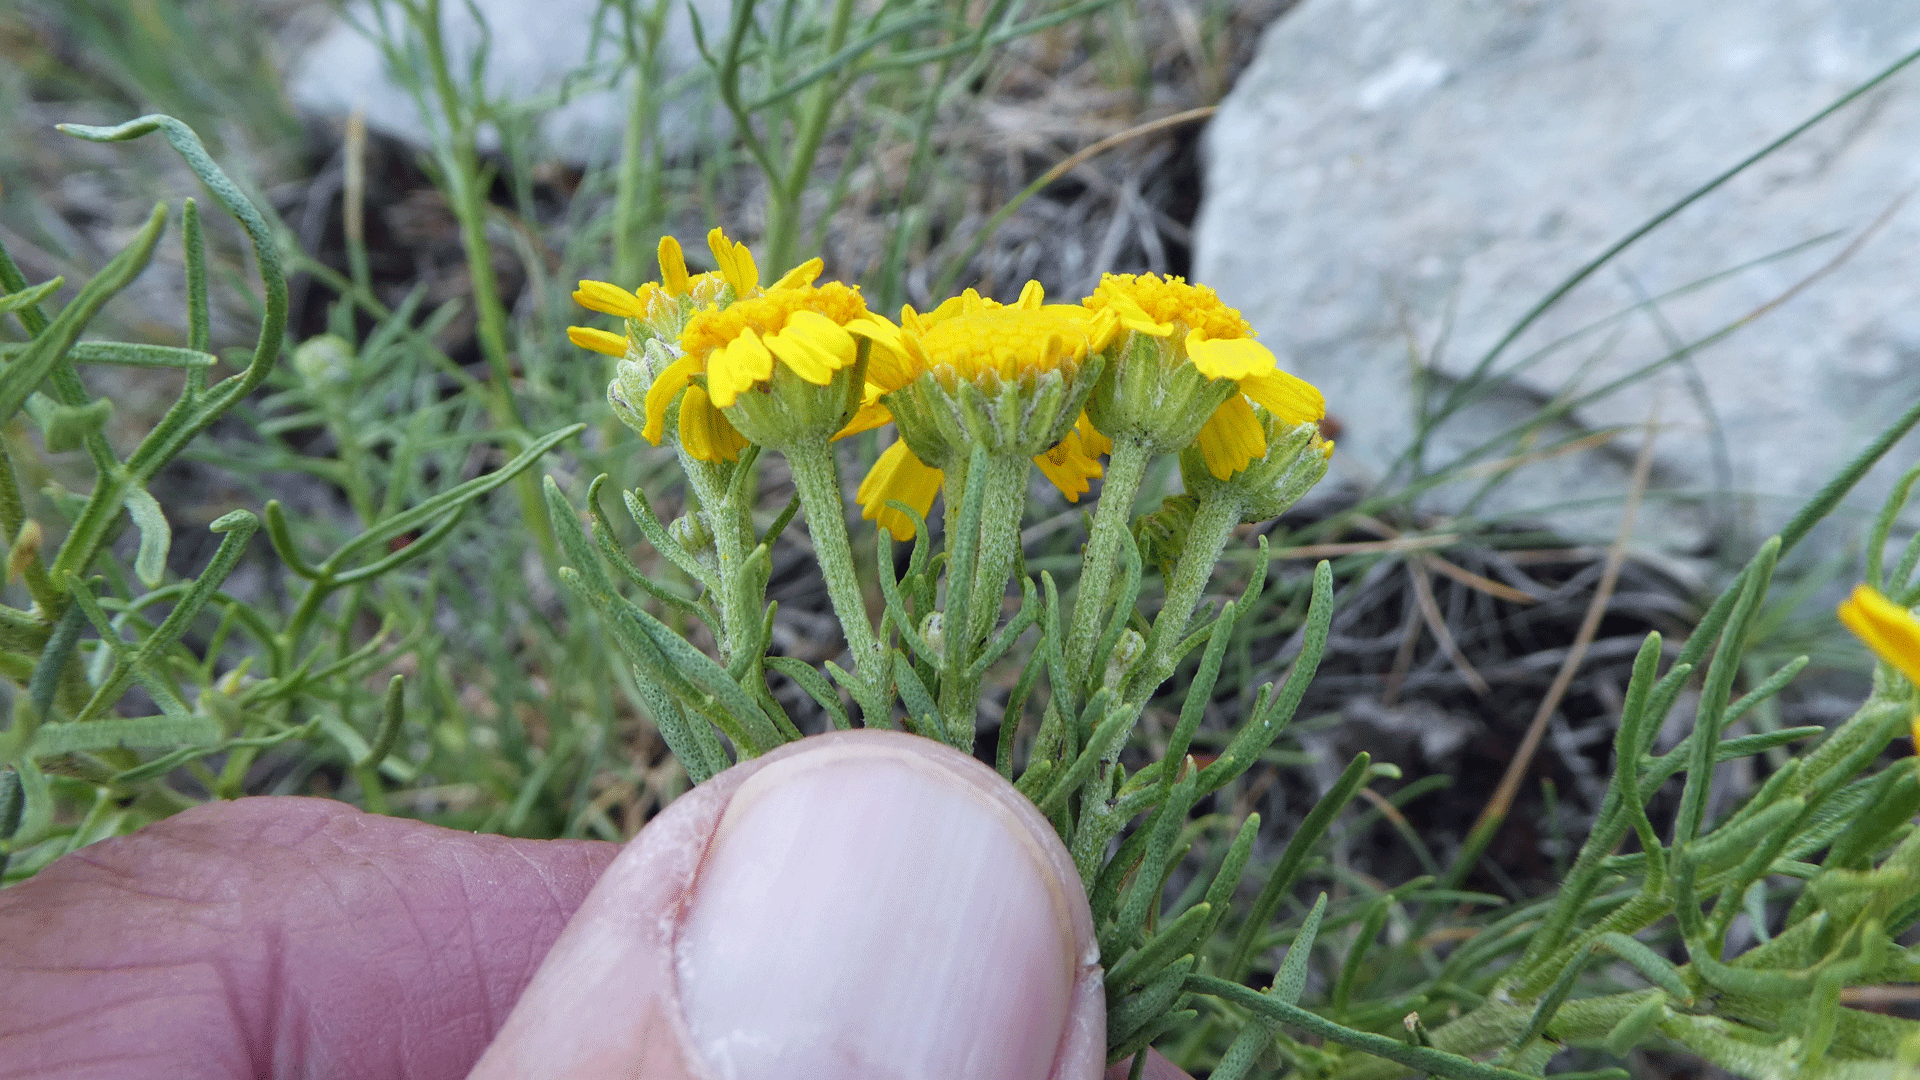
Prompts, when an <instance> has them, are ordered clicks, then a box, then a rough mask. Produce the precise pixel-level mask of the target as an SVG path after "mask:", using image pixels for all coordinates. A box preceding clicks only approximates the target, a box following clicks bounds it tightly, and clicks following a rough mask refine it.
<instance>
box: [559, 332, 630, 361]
mask: <svg viewBox="0 0 1920 1080" xmlns="http://www.w3.org/2000/svg"><path fill="white" fill-rule="evenodd" d="M567 340H568V341H571V342H573V343H574V344H575V345H578V346H580V347H581V348H583V349H592V350H593V351H594V352H597V353H606V354H607V355H608V356H625V355H627V336H626V335H625V334H615V333H612V332H610V331H606V330H595V329H594V328H593V327H591V326H569V327H567Z"/></svg>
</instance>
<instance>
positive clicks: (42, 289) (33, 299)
mask: <svg viewBox="0 0 1920 1080" xmlns="http://www.w3.org/2000/svg"><path fill="white" fill-rule="evenodd" d="M66 283H67V279H66V278H63V277H57V278H54V279H53V280H52V281H43V282H41V283H40V284H38V285H34V286H32V287H30V288H26V289H22V290H20V291H19V292H11V293H7V294H6V295H5V296H0V315H11V314H13V313H14V312H16V311H25V310H26V309H27V308H30V307H36V306H38V305H39V303H40V301H42V300H45V299H46V298H47V297H49V296H52V295H53V294H54V293H56V292H59V291H60V286H62V285H65V284H66Z"/></svg>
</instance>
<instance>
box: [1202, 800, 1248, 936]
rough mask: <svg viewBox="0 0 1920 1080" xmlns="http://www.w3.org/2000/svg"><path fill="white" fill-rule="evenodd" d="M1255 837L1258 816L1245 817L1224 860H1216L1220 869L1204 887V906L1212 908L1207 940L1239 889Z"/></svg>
mask: <svg viewBox="0 0 1920 1080" xmlns="http://www.w3.org/2000/svg"><path fill="white" fill-rule="evenodd" d="M1259 835H1260V815H1259V814H1257V813H1253V814H1248V815H1247V820H1246V821H1244V822H1242V823H1241V825H1240V832H1239V833H1238V834H1236V835H1235V836H1234V838H1233V843H1232V844H1231V845H1230V846H1229V847H1228V848H1227V857H1226V858H1224V859H1222V860H1221V861H1220V869H1219V870H1218V871H1217V872H1216V873H1215V874H1214V875H1213V883H1212V884H1211V885H1208V886H1207V896H1206V904H1207V906H1208V907H1211V908H1212V909H1213V918H1212V919H1211V920H1209V922H1208V924H1207V933H1206V936H1207V937H1209V938H1210V937H1212V936H1213V931H1214V929H1215V928H1217V927H1218V926H1219V925H1220V920H1221V918H1222V917H1223V916H1225V915H1226V913H1227V907H1228V905H1229V904H1230V903H1231V902H1232V900H1233V894H1234V892H1235V891H1236V890H1237V889H1238V888H1239V887H1240V876H1241V875H1242V874H1243V873H1245V872H1246V869H1247V860H1248V859H1250V858H1252V857H1253V842H1254V840H1255V839H1257V838H1258V837H1259Z"/></svg>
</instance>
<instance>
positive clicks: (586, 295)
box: [573, 281, 647, 319]
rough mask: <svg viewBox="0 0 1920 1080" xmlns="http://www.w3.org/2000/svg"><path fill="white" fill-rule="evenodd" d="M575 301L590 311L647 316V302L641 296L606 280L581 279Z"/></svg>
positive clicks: (574, 296)
mask: <svg viewBox="0 0 1920 1080" xmlns="http://www.w3.org/2000/svg"><path fill="white" fill-rule="evenodd" d="M573 302H574V303H576V304H579V305H580V306H581V307H583V308H586V309H588V310H589V311H600V312H605V313H606V314H608V315H618V316H620V317H621V318H623V319H644V318H646V317H647V302H646V300H645V299H643V298H642V297H640V296H636V295H635V294H633V293H630V292H628V291H627V290H625V289H623V288H621V287H620V286H618V285H615V284H612V283H611V282H606V281H581V282H580V288H579V289H577V290H575V291H574V294H573Z"/></svg>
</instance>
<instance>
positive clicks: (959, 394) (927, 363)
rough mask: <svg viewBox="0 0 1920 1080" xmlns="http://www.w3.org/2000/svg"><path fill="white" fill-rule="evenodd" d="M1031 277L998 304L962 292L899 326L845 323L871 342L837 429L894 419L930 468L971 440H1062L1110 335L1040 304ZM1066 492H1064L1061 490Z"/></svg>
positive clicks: (1014, 444) (1107, 328)
mask: <svg viewBox="0 0 1920 1080" xmlns="http://www.w3.org/2000/svg"><path fill="white" fill-rule="evenodd" d="M1044 301H1045V294H1044V293H1043V291H1042V290H1041V288H1040V285H1039V283H1038V282H1028V283H1027V287H1026V288H1025V289H1023V290H1022V291H1021V293H1020V299H1019V300H1018V301H1016V302H1015V303H1012V304H1001V303H998V302H996V301H993V300H990V299H987V298H984V297H982V296H981V295H980V294H979V293H977V292H974V291H973V290H972V289H968V290H967V291H966V292H964V293H962V294H961V295H959V296H956V297H954V298H952V299H950V300H948V301H946V302H945V303H943V304H941V305H940V306H939V307H937V308H934V309H933V310H932V311H929V312H926V313H924V314H923V313H921V312H918V311H915V310H914V309H913V308H912V307H906V308H903V309H901V313H900V325H899V326H894V325H892V324H891V323H886V322H884V321H882V320H877V319H876V320H872V321H871V322H870V323H868V324H867V325H865V326H863V327H849V329H851V330H853V331H854V332H855V333H859V334H862V335H863V336H866V337H869V338H871V339H872V341H873V343H874V348H873V355H872V359H871V360H870V362H869V364H868V367H867V377H866V379H867V384H866V397H865V401H864V403H863V405H862V407H861V409H860V411H859V413H858V414H856V415H855V417H854V418H853V420H852V421H851V422H849V424H848V425H847V428H846V431H845V432H843V434H851V433H852V432H855V431H862V430H866V429H868V428H872V427H878V426H879V425H881V424H884V423H886V422H887V421H888V420H893V421H896V422H897V423H899V424H900V428H901V434H902V435H903V436H904V437H905V438H906V440H907V442H908V443H909V444H910V445H912V446H913V447H914V453H916V454H918V455H920V456H921V457H922V458H923V459H924V460H928V461H930V462H932V463H934V464H935V465H941V464H945V463H946V462H947V460H948V459H949V458H951V457H954V456H956V455H958V456H960V457H964V456H965V455H966V453H967V452H969V450H968V448H969V447H971V446H973V445H985V446H987V447H988V448H989V449H990V450H991V451H993V452H995V453H1000V452H1007V453H1015V452H1017V453H1019V454H1020V455H1021V456H1023V457H1031V456H1033V455H1034V454H1036V453H1040V452H1042V451H1051V450H1053V449H1054V448H1056V447H1057V446H1058V444H1059V443H1060V442H1061V441H1062V440H1063V439H1064V438H1066V437H1067V435H1068V433H1069V432H1070V431H1071V430H1072V429H1073V427H1074V423H1075V421H1076V419H1077V418H1079V417H1080V415H1081V404H1082V402H1084V401H1085V399H1086V395H1087V393H1088V392H1089V391H1090V390H1091V389H1092V378H1091V377H1090V374H1091V375H1097V373H1098V370H1099V368H1098V366H1097V364H1095V366H1093V367H1092V368H1089V366H1088V365H1089V364H1094V362H1095V360H1096V358H1097V357H1098V355H1099V353H1100V351H1101V350H1102V349H1104V348H1106V347H1107V345H1108V344H1109V343H1111V342H1112V341H1113V339H1114V338H1115V337H1116V336H1117V335H1118V334H1119V331H1120V323H1119V319H1118V318H1117V317H1115V316H1114V315H1112V314H1111V313H1102V312H1093V311H1088V310H1087V309H1085V308H1084V307H1080V306H1078V305H1067V304H1047V303H1045V302H1044ZM1063 490H1066V489H1063Z"/></svg>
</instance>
